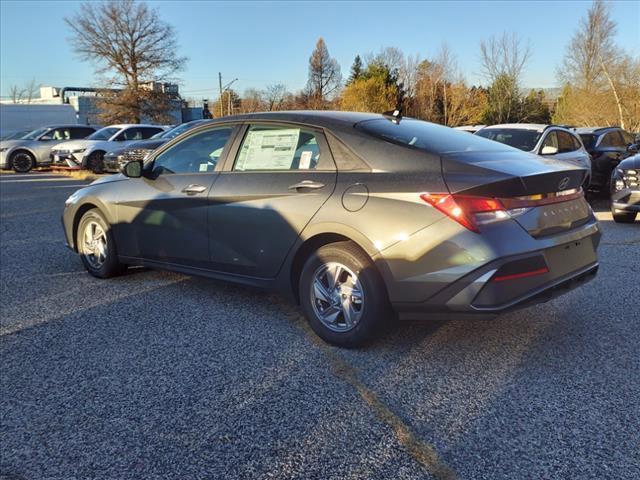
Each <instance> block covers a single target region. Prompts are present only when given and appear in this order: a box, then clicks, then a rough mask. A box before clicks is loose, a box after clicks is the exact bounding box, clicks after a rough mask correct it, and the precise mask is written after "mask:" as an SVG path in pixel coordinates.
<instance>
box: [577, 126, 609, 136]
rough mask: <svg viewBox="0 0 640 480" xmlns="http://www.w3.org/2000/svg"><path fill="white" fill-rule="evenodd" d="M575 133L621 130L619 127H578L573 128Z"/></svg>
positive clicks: (597, 133) (599, 132)
mask: <svg viewBox="0 0 640 480" xmlns="http://www.w3.org/2000/svg"><path fill="white" fill-rule="evenodd" d="M573 130H574V131H575V132H576V133H594V134H596V135H599V134H601V133H605V132H608V131H611V130H621V129H620V127H578V128H574V129H573Z"/></svg>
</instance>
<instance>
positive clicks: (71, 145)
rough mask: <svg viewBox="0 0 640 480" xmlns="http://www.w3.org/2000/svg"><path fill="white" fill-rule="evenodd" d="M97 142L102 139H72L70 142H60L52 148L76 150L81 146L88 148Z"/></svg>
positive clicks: (100, 141)
mask: <svg viewBox="0 0 640 480" xmlns="http://www.w3.org/2000/svg"><path fill="white" fill-rule="evenodd" d="M99 143H103V141H102V140H72V141H70V142H62V143H59V144H58V145H56V146H54V147H53V148H52V150H78V149H81V148H90V147H93V146H95V145H98V144H99Z"/></svg>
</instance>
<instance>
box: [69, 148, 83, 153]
mask: <svg viewBox="0 0 640 480" xmlns="http://www.w3.org/2000/svg"><path fill="white" fill-rule="evenodd" d="M85 150H86V148H76V149H74V150H70V153H82V152H84V151H85Z"/></svg>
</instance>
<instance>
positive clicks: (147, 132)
mask: <svg viewBox="0 0 640 480" xmlns="http://www.w3.org/2000/svg"><path fill="white" fill-rule="evenodd" d="M163 131H164V130H163V129H162V128H155V127H141V128H140V135H141V140H146V139H147V138H151V137H153V136H154V135H155V134H156V133H160V132H163Z"/></svg>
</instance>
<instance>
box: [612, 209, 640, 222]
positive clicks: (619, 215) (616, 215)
mask: <svg viewBox="0 0 640 480" xmlns="http://www.w3.org/2000/svg"><path fill="white" fill-rule="evenodd" d="M611 214H612V215H613V220H614V221H615V222H616V223H633V222H635V220H636V212H616V211H615V210H614V209H613V208H612V209H611Z"/></svg>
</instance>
